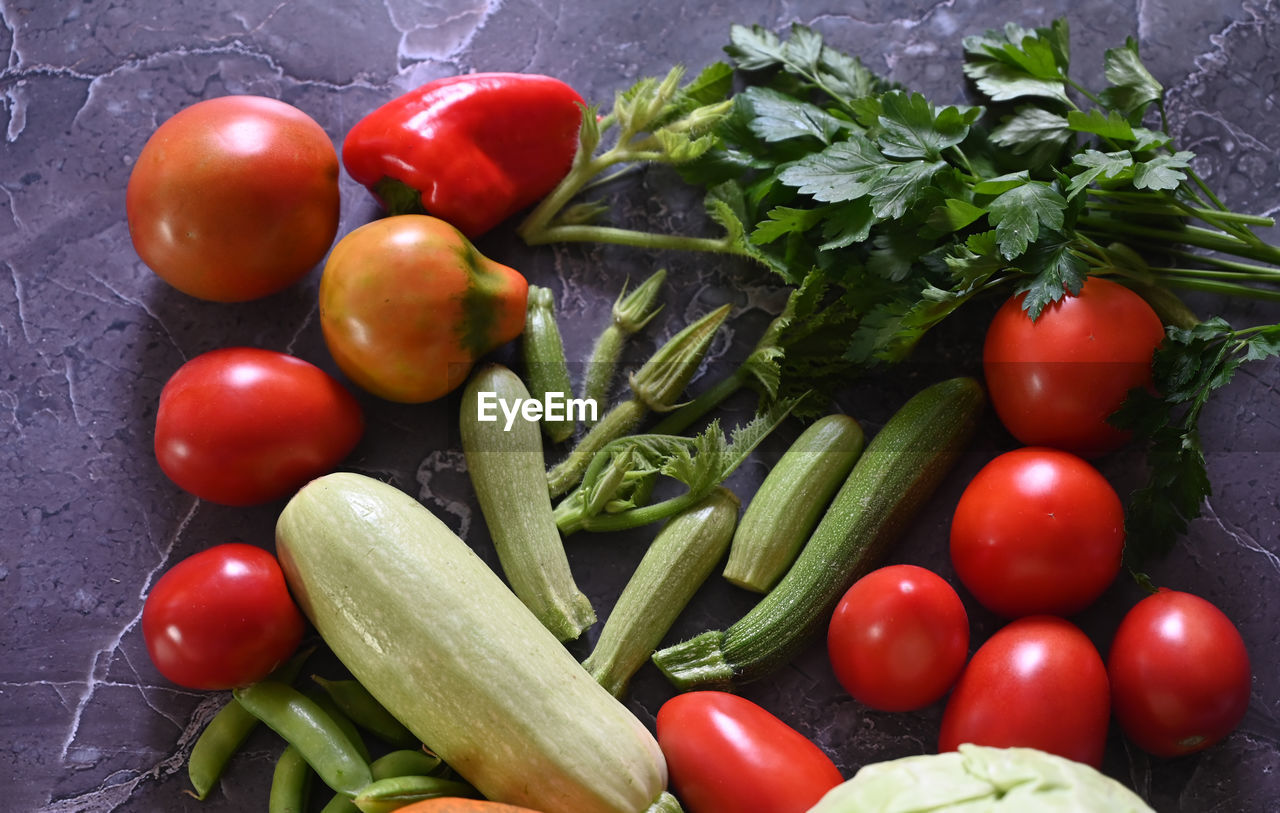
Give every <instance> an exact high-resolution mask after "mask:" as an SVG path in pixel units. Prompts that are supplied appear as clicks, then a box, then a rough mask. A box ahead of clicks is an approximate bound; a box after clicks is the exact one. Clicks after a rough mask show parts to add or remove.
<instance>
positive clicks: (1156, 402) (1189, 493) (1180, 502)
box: [1112, 317, 1280, 567]
mask: <svg viewBox="0 0 1280 813" xmlns="http://www.w3.org/2000/svg"><path fill="white" fill-rule="evenodd" d="M1276 356H1280V324H1278V325H1263V326H1260V327H1254V328H1248V329H1244V330H1234V329H1233V328H1232V327H1231V325H1229V324H1228V323H1227V322H1226V321H1224V320H1223V319H1220V318H1216V317H1215V318H1211V319H1207V320H1205V321H1204V322H1201V323H1200V324H1198V325H1195V326H1194V327H1191V328H1169V329H1168V331H1167V336H1166V339H1165V342H1164V343H1163V344H1162V345H1161V347H1160V348H1159V349H1158V350H1157V351H1156V355H1155V361H1154V365H1153V375H1154V379H1155V385H1156V389H1157V391H1158V393H1159V395H1153V394H1152V393H1150V392H1147V391H1146V390H1135V391H1134V392H1132V393H1131V394H1130V396H1129V398H1128V400H1127V401H1126V402H1125V405H1124V407H1123V408H1122V409H1121V410H1120V411H1119V412H1117V413H1116V414H1115V415H1114V416H1113V417H1112V422H1113V423H1114V424H1116V425H1117V426H1120V427H1121V428H1125V429H1131V430H1133V432H1134V434H1135V436H1136V437H1138V438H1141V439H1142V440H1145V441H1147V443H1148V444H1149V452H1148V456H1147V463H1148V467H1149V469H1150V474H1149V478H1148V480H1147V483H1146V485H1144V486H1143V487H1142V488H1140V489H1138V490H1137V491H1136V492H1135V493H1134V495H1133V498H1132V500H1131V502H1130V504H1129V508H1128V514H1127V517H1126V536H1127V542H1126V550H1125V558H1126V560H1127V561H1128V562H1129V564H1130V566H1131V567H1137V566H1139V565H1140V563H1141V562H1143V561H1145V560H1147V559H1149V558H1151V557H1152V556H1157V555H1161V554H1164V553H1166V552H1167V551H1168V550H1170V549H1171V548H1172V547H1173V544H1174V542H1175V541H1176V540H1177V538H1178V537H1179V536H1181V535H1182V534H1183V533H1185V532H1186V529H1187V523H1188V522H1190V521H1191V520H1193V519H1196V518H1197V517H1199V516H1200V511H1201V506H1202V505H1203V503H1204V500H1205V498H1207V497H1208V496H1210V494H1211V492H1212V489H1211V487H1210V483H1209V478H1208V475H1207V474H1206V473H1205V460H1204V449H1203V447H1202V445H1201V442H1200V433H1199V431H1198V424H1199V419H1200V413H1201V411H1202V410H1203V408H1204V406H1205V404H1206V403H1207V402H1208V400H1209V396H1210V395H1211V393H1213V392H1214V391H1215V390H1218V389H1221V388H1222V387H1225V386H1226V385H1227V384H1228V383H1230V382H1231V380H1232V378H1233V377H1234V376H1235V373H1236V371H1237V370H1238V369H1239V368H1240V367H1241V365H1243V364H1245V363H1246V362H1250V361H1258V360H1261V359H1268V358H1275V357H1276Z"/></svg>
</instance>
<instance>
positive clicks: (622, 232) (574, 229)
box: [524, 224, 746, 256]
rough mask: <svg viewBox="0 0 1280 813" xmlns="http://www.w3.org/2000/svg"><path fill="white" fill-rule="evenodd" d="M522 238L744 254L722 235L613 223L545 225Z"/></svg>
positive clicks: (538, 241) (531, 241)
mask: <svg viewBox="0 0 1280 813" xmlns="http://www.w3.org/2000/svg"><path fill="white" fill-rule="evenodd" d="M524 238H525V242H526V243H528V244H529V245H531V246H536V245H544V244H546V243H590V242H600V243H614V244H617V245H623V246H635V247H637V248H647V249H653V250H663V249H669V250H674V251H711V252H718V253H721V254H738V255H742V256H746V252H745V251H743V250H742V249H741V248H740V247H738V245H737V244H735V243H734V242H733V241H731V240H727V239H724V238H719V237H691V236H688V235H680V234H659V233H657V232H645V231H638V230H635V229H620V228H616V227H613V226H590V225H585V224H574V225H564V226H547V227H545V228H541V229H537V230H536V231H531V232H529V233H526V234H525V235H524Z"/></svg>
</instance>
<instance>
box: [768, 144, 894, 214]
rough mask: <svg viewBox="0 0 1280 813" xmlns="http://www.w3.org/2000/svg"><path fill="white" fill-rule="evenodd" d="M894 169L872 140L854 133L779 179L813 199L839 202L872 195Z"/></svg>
mask: <svg viewBox="0 0 1280 813" xmlns="http://www.w3.org/2000/svg"><path fill="white" fill-rule="evenodd" d="M892 168H893V165H892V164H890V162H889V161H888V160H886V159H885V157H884V156H883V155H881V154H880V150H878V149H877V148H876V145H875V144H874V143H873V142H872V141H871V140H870V139H868V138H867V137H866V136H864V135H862V134H860V133H854V134H852V135H850V136H849V138H848V139H847V140H845V141H839V142H837V143H835V144H832V145H831V146H830V147H828V148H826V149H825V150H823V151H822V152H819V153H815V154H812V155H807V156H805V157H804V158H802V159H800V160H799V161H797V162H796V163H795V164H793V165H792V166H790V167H787V168H786V169H784V170H783V171H782V173H781V174H779V176H778V180H780V181H781V182H782V183H784V184H786V185H788V186H792V187H795V188H796V189H797V190H799V191H800V192H801V193H802V194H805V195H812V196H813V198H814V200H819V201H822V202H824V203H839V202H840V201H846V200H856V199H857V198H861V197H865V196H866V195H868V194H870V193H871V191H872V190H873V189H875V187H876V185H877V184H879V183H880V181H881V180H882V179H883V178H884V176H885V175H887V174H888V173H889V170H890V169H892Z"/></svg>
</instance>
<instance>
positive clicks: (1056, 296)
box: [1015, 232, 1089, 319]
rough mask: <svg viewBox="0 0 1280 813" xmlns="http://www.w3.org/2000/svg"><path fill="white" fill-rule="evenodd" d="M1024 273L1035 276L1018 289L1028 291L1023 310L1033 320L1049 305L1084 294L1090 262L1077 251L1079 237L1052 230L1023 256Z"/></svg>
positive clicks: (1020, 259)
mask: <svg viewBox="0 0 1280 813" xmlns="http://www.w3.org/2000/svg"><path fill="white" fill-rule="evenodd" d="M1019 261H1020V264H1021V268H1022V271H1023V273H1025V274H1029V275H1031V279H1030V280H1027V281H1024V282H1021V283H1019V284H1018V285H1017V287H1016V288H1015V290H1016V291H1017V292H1019V293H1022V292H1025V293H1026V295H1027V296H1026V298H1025V299H1023V301H1022V309H1023V310H1024V311H1026V312H1027V315H1028V316H1030V317H1031V318H1032V319H1039V318H1040V313H1041V312H1042V311H1043V310H1044V309H1045V307H1047V306H1048V305H1050V304H1052V303H1054V302H1057V301H1058V300H1060V299H1062V297H1064V296H1066V294H1067V293H1068V292H1070V293H1072V294H1078V293H1080V286H1082V285H1084V280H1085V275H1086V274H1087V273H1088V271H1089V265H1088V263H1086V262H1085V261H1084V260H1083V259H1082V258H1081V257H1080V256H1079V255H1078V254H1077V253H1076V251H1075V240H1074V239H1073V238H1070V237H1067V236H1066V235H1063V234H1061V233H1058V232H1049V233H1047V234H1045V235H1044V236H1043V237H1042V238H1041V239H1040V240H1037V241H1036V243H1035V244H1034V245H1033V246H1031V248H1030V249H1029V250H1028V251H1027V252H1026V253H1025V254H1024V255H1023V256H1022V257H1021V258H1019Z"/></svg>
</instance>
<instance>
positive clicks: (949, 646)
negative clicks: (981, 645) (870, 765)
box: [827, 565, 969, 711]
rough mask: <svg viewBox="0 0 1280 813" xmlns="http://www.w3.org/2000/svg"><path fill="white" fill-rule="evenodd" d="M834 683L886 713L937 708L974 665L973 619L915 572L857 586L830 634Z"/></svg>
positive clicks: (932, 577)
mask: <svg viewBox="0 0 1280 813" xmlns="http://www.w3.org/2000/svg"><path fill="white" fill-rule="evenodd" d="M827 654H828V657H829V658H830V660H831V667H832V669H833V670H834V671H835V675H836V679H837V680H839V681H840V685H841V686H843V687H844V689H845V691H847V692H848V693H849V694H850V695H851V696H852V697H853V698H854V699H855V700H857V701H858V702H860V703H862V704H863V705H866V706H870V707H871V708H874V709H879V710H881V711H913V710H915V709H921V708H924V707H925V706H928V705H930V704H931V703H934V702H935V701H937V700H939V699H941V698H942V696H943V695H944V694H946V692H947V690H948V689H950V688H951V686H952V684H954V683H955V681H956V678H957V677H959V676H960V670H961V669H963V668H964V663H965V659H966V658H968V657H969V616H968V613H966V612H965V609H964V603H963V602H961V600H960V596H959V595H957V594H956V591H955V589H954V588H953V587H952V586H951V585H950V584H948V583H947V582H946V580H945V579H943V578H942V577H941V576H939V575H938V574H936V573H934V572H933V571H931V570H926V569H925V568H922V567H917V566H915V565H889V566H888V567H882V568H880V569H878V570H873V571H872V572H870V573H868V574H867V575H865V576H863V577H862V578H861V579H859V580H858V581H856V582H854V584H853V586H852V587H850V588H849V590H848V591H847V592H846V593H845V594H844V596H843V597H842V598H841V599H840V603H839V604H837V605H836V609H835V612H834V613H833V614H832V616H831V624H830V625H829V627H828V629H827Z"/></svg>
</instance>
